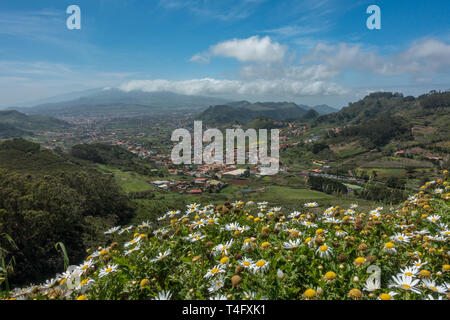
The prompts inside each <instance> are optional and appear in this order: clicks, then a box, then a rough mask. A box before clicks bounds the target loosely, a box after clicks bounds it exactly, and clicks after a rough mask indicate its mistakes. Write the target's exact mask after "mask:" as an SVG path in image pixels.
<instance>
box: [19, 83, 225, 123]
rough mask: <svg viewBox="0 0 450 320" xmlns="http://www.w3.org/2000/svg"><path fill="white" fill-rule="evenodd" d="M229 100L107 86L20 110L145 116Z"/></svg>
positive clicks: (40, 112) (34, 112) (69, 114)
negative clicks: (70, 97)
mask: <svg viewBox="0 0 450 320" xmlns="http://www.w3.org/2000/svg"><path fill="white" fill-rule="evenodd" d="M226 102H227V101H226V100H224V99H219V98H211V97H204V96H191V95H182V94H177V93H173V92H144V91H140V90H135V91H129V92H126V91H122V90H120V89H115V88H112V89H104V90H101V91H95V92H94V93H92V94H89V95H87V96H83V97H79V98H77V99H74V100H69V101H63V102H56V103H46V104H40V105H37V106H34V107H32V108H27V109H24V108H22V109H20V110H21V111H26V112H27V113H30V114H44V115H45V114H46V115H48V114H52V115H57V116H78V115H80V114H83V115H101V114H108V115H116V116H123V115H134V114H135V115H142V113H148V112H152V111H161V110H167V109H168V108H171V109H193V108H194V109H195V108H205V107H208V106H210V105H216V104H222V103H226Z"/></svg>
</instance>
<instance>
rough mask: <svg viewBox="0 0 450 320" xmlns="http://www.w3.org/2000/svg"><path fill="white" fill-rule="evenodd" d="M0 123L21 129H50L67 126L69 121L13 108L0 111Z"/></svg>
mask: <svg viewBox="0 0 450 320" xmlns="http://www.w3.org/2000/svg"><path fill="white" fill-rule="evenodd" d="M0 124H3V125H10V126H14V127H15V128H18V129H21V130H52V129H56V128H64V127H68V126H69V123H67V122H65V121H62V120H58V119H55V118H52V117H44V116H39V115H26V114H24V113H21V112H18V111H15V110H7V111H0Z"/></svg>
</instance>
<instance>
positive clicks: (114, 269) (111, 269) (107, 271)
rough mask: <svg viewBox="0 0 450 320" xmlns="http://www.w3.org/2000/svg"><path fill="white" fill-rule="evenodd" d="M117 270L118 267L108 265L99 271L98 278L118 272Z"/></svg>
mask: <svg viewBox="0 0 450 320" xmlns="http://www.w3.org/2000/svg"><path fill="white" fill-rule="evenodd" d="M118 268H119V266H118V265H117V264H110V265H108V266H106V267H104V268H103V269H101V270H100V273H99V274H98V277H99V278H103V277H105V276H107V275H109V274H111V273H115V272H117V271H119V270H118Z"/></svg>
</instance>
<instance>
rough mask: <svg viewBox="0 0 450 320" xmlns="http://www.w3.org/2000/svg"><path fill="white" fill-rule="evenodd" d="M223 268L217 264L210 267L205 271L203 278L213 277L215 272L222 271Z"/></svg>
mask: <svg viewBox="0 0 450 320" xmlns="http://www.w3.org/2000/svg"><path fill="white" fill-rule="evenodd" d="M223 272H225V270H224V269H223V265H221V264H218V265H217V266H215V267H212V268H211V269H209V270H208V272H206V274H205V275H204V276H203V278H206V279H207V278H211V277H214V276H215V275H216V274H219V273H223Z"/></svg>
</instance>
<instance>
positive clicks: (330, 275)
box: [325, 271, 336, 280]
mask: <svg viewBox="0 0 450 320" xmlns="http://www.w3.org/2000/svg"><path fill="white" fill-rule="evenodd" d="M325 279H327V280H333V279H336V273H334V272H333V271H329V272H327V273H325Z"/></svg>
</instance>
